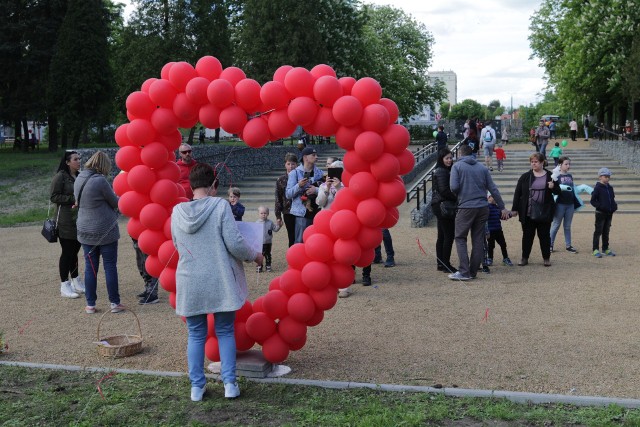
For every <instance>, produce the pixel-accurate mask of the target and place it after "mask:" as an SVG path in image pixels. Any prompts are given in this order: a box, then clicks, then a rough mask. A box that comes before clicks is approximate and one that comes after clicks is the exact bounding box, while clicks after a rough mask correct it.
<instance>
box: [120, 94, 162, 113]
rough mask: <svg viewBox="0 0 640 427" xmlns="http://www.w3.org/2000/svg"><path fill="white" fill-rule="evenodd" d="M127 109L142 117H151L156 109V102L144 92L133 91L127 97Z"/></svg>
mask: <svg viewBox="0 0 640 427" xmlns="http://www.w3.org/2000/svg"><path fill="white" fill-rule="evenodd" d="M126 106H127V111H128V112H130V113H131V114H133V115H134V116H136V117H139V118H141V119H149V118H150V117H151V113H153V112H154V110H155V109H156V104H154V103H153V101H151V98H149V95H148V94H146V93H144V92H133V93H132V94H130V95H129V96H128V97H127V101H126Z"/></svg>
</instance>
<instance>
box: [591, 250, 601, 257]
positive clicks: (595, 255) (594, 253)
mask: <svg viewBox="0 0 640 427" xmlns="http://www.w3.org/2000/svg"><path fill="white" fill-rule="evenodd" d="M593 256H594V257H596V258H602V254H601V253H600V251H599V250H597V249H594V250H593Z"/></svg>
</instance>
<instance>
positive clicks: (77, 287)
mask: <svg viewBox="0 0 640 427" xmlns="http://www.w3.org/2000/svg"><path fill="white" fill-rule="evenodd" d="M70 282H71V287H72V288H73V290H74V291H75V292H76V293H78V294H84V293H85V288H84V282H83V281H82V279H81V278H80V276H78V277H72V278H71V280H70Z"/></svg>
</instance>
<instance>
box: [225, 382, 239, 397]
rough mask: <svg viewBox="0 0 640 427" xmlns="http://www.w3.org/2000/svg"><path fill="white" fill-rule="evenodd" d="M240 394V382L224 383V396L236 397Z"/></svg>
mask: <svg viewBox="0 0 640 427" xmlns="http://www.w3.org/2000/svg"><path fill="white" fill-rule="evenodd" d="M238 396H240V387H238V383H226V384H225V385H224V397H226V398H227V399H235V398H236V397H238Z"/></svg>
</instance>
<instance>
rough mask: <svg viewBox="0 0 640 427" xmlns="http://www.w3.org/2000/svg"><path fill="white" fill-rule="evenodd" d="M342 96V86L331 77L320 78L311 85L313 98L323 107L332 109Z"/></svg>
mask: <svg viewBox="0 0 640 427" xmlns="http://www.w3.org/2000/svg"><path fill="white" fill-rule="evenodd" d="M341 96H342V85H341V84H340V82H339V81H338V79H336V78H335V77H333V76H322V77H320V78H318V80H316V82H315V83H314V84H313V97H314V98H315V99H316V101H318V102H319V103H320V104H322V105H323V106H324V107H332V106H333V104H334V103H335V102H336V101H337V100H338V98H340V97H341Z"/></svg>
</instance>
